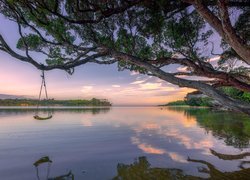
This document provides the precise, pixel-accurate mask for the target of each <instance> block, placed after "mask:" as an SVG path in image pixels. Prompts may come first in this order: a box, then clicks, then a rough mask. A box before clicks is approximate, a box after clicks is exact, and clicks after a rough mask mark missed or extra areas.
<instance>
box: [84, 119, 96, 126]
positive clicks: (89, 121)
mask: <svg viewBox="0 0 250 180" xmlns="http://www.w3.org/2000/svg"><path fill="white" fill-rule="evenodd" d="M81 123H82V125H83V126H85V127H91V126H93V122H92V121H91V120H89V119H84V120H82V121H81Z"/></svg>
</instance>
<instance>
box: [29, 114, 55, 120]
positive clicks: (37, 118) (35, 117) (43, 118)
mask: <svg viewBox="0 0 250 180" xmlns="http://www.w3.org/2000/svg"><path fill="white" fill-rule="evenodd" d="M33 117H34V119H36V120H47V119H51V118H52V115H50V116H48V117H40V116H38V115H35V116H33Z"/></svg>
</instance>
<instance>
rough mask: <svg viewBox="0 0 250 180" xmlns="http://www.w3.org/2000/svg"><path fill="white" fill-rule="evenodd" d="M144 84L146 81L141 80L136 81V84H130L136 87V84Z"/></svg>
mask: <svg viewBox="0 0 250 180" xmlns="http://www.w3.org/2000/svg"><path fill="white" fill-rule="evenodd" d="M144 82H145V80H140V81H134V82H132V83H130V84H133V85H135V84H142V83H144Z"/></svg>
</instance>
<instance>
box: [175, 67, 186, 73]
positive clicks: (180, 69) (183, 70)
mask: <svg viewBox="0 0 250 180" xmlns="http://www.w3.org/2000/svg"><path fill="white" fill-rule="evenodd" d="M177 70H178V71H180V72H187V67H178V68H177Z"/></svg>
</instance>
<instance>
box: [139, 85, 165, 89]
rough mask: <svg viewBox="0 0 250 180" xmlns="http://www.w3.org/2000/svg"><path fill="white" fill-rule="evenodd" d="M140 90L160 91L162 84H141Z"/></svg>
mask: <svg viewBox="0 0 250 180" xmlns="http://www.w3.org/2000/svg"><path fill="white" fill-rule="evenodd" d="M139 86H140V89H142V90H153V89H159V88H161V87H162V83H144V84H139Z"/></svg>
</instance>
